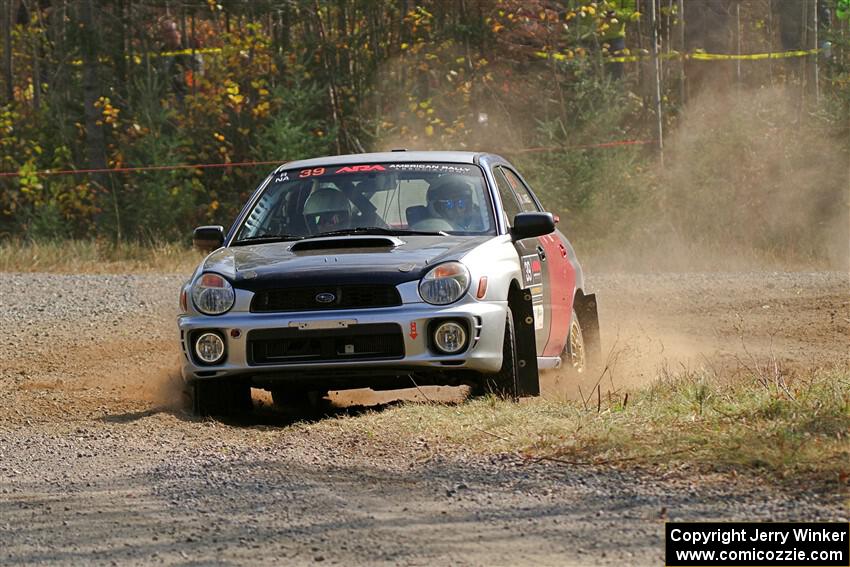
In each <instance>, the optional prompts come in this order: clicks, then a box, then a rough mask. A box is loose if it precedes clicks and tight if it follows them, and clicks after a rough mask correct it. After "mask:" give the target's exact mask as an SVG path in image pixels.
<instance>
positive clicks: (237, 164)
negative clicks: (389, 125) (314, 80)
mask: <svg viewBox="0 0 850 567" xmlns="http://www.w3.org/2000/svg"><path fill="white" fill-rule="evenodd" d="M282 163H285V160H276V161H243V162H235V163H198V164H188V163H184V164H177V165H146V166H141V167H113V168H102V169H63V170H57V171H53V170H50V169H48V170H45V171H35V172H32V173H28V174H27V175H37V176H39V177H41V176H45V175H77V174H83V173H136V172H138V171H164V170H168V169H210V168H216V167H218V168H220V167H245V166H251V165H279V164H282ZM21 175H23V174H22V173H20V172H18V171H7V172H3V173H0V177H20V176H21Z"/></svg>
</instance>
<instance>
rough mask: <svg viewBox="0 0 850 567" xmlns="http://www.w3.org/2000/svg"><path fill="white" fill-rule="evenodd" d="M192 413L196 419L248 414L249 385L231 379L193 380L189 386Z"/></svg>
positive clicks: (250, 407)
mask: <svg viewBox="0 0 850 567" xmlns="http://www.w3.org/2000/svg"><path fill="white" fill-rule="evenodd" d="M190 391H191V394H192V413H194V414H195V415H197V416H198V417H208V416H215V417H229V416H234V415H241V414H245V413H250V411H251V410H252V409H253V402H252V401H251V385H250V384H248V383H247V382H243V381H240V380H233V379H213V380H195V381H194V382H192V383H191V385H190Z"/></svg>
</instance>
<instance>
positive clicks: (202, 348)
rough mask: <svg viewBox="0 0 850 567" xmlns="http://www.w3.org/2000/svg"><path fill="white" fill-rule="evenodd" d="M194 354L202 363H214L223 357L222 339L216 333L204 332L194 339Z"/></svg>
mask: <svg viewBox="0 0 850 567" xmlns="http://www.w3.org/2000/svg"><path fill="white" fill-rule="evenodd" d="M195 354H196V355H198V359H200V360H201V362H203V363H204V364H215V363H216V362H218V361H220V360H221V359H222V358H224V341H223V340H222V339H221V337H220V336H219V335H218V334H217V333H204V334H202V335H201V336H199V337H198V338H197V340H195Z"/></svg>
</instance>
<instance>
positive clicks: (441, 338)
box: [434, 321, 466, 354]
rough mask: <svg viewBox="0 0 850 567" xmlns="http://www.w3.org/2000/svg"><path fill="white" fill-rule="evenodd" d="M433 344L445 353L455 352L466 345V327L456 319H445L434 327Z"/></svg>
mask: <svg viewBox="0 0 850 567" xmlns="http://www.w3.org/2000/svg"><path fill="white" fill-rule="evenodd" d="M434 345H436V347H437V349H438V350H440V351H442V352H444V353H446V354H455V353H457V352H460V351H461V350H463V348H464V347H465V346H466V329H465V328H464V326H463V325H461V324H460V323H458V322H456V321H445V322H443V323H440V324H439V325H437V328H436V329H434Z"/></svg>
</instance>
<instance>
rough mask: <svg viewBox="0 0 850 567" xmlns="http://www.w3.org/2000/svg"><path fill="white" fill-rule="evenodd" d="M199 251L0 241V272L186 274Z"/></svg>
mask: <svg viewBox="0 0 850 567" xmlns="http://www.w3.org/2000/svg"><path fill="white" fill-rule="evenodd" d="M200 259H201V255H200V253H198V252H197V251H195V250H193V249H191V248H189V247H188V246H182V245H179V244H173V243H152V244H138V243H127V242H124V243H119V244H115V243H110V242H104V241H99V240H61V241H42V242H25V241H15V240H12V241H6V242H0V271H2V272H54V273H81V274H109V273H122V274H126V273H151V272H153V273H189V272H191V271H192V270H193V269H194V268H195V266H196V265H197V264H198V262H199V261H200Z"/></svg>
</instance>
